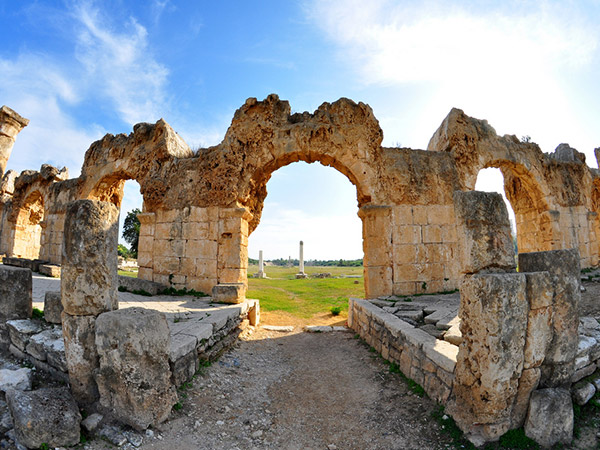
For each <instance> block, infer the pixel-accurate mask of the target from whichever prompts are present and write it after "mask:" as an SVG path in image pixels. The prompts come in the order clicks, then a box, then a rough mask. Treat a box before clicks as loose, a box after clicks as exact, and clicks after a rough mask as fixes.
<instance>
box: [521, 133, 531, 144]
mask: <svg viewBox="0 0 600 450" xmlns="http://www.w3.org/2000/svg"><path fill="white" fill-rule="evenodd" d="M521 142H523V143H524V144H528V143H530V142H531V136H529V135H528V134H527V135H525V136H521Z"/></svg>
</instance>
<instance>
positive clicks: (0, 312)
mask: <svg viewBox="0 0 600 450" xmlns="http://www.w3.org/2000/svg"><path fill="white" fill-rule="evenodd" d="M31 289H32V279H31V270H29V269H22V268H20V267H12V266H5V265H0V298H1V299H2V301H1V302H0V322H2V323H4V322H6V321H7V320H12V319H27V318H29V317H31V310H32V304H31V302H32V297H31Z"/></svg>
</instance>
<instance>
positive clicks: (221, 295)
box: [212, 283, 246, 303]
mask: <svg viewBox="0 0 600 450" xmlns="http://www.w3.org/2000/svg"><path fill="white" fill-rule="evenodd" d="M245 296H246V286H245V285H244V284H243V283H220V284H217V285H216V286H214V287H213V288H212V297H213V300H214V301H215V302H220V303H242V302H243V301H244V300H245V298H246V297H245Z"/></svg>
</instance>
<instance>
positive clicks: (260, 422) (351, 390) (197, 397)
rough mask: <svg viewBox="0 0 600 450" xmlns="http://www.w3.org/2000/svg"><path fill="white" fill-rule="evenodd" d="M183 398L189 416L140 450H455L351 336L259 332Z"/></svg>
mask: <svg viewBox="0 0 600 450" xmlns="http://www.w3.org/2000/svg"><path fill="white" fill-rule="evenodd" d="M180 392H181V391H180ZM184 395H186V396H187V397H186V398H185V399H183V401H182V404H183V408H182V409H181V410H180V411H178V412H173V414H172V415H171V418H170V419H169V421H168V422H166V423H165V424H163V425H162V426H161V429H160V430H155V436H154V437H151V438H150V437H145V438H144V442H143V444H142V446H141V447H140V448H142V449H160V450H171V449H174V448H177V449H236V448H237V449H252V448H256V449H262V448H273V449H307V448H308V449H328V448H329V449H334V448H336V449H364V448H369V449H441V448H448V447H447V444H448V443H449V440H448V438H447V437H446V436H445V435H444V436H442V435H441V433H440V426H439V425H438V424H437V422H435V421H433V419H432V417H431V414H432V412H433V411H434V410H435V408H436V407H435V405H434V403H433V402H432V401H430V400H429V399H427V398H420V397H418V396H416V395H415V394H413V393H412V392H411V391H410V390H409V389H408V387H407V386H406V384H405V383H404V382H403V381H402V380H401V379H400V377H399V375H397V374H393V373H390V372H389V369H388V367H387V366H386V365H385V364H384V363H383V361H382V360H381V358H379V357H377V356H376V355H375V354H374V353H371V352H370V351H369V349H368V348H367V347H366V346H365V345H364V344H362V343H361V342H360V341H359V340H357V339H354V335H353V334H352V333H351V332H335V333H323V334H321V333H318V334H309V333H299V332H295V333H278V332H269V331H265V330H258V331H256V332H254V333H252V334H251V335H250V336H245V337H244V339H243V340H242V342H241V343H240V345H239V346H238V347H237V348H235V349H233V350H232V351H230V352H228V353H226V354H225V355H224V356H223V357H222V358H221V359H220V360H219V361H218V362H217V363H215V364H214V365H213V366H212V367H209V368H207V369H205V371H204V375H203V376H198V377H197V378H196V380H194V382H193V386H192V387H190V388H188V389H186V390H185V391H184ZM103 445H107V444H103V443H102V442H97V441H96V442H93V443H91V444H88V446H87V447H88V448H90V449H100V448H104V447H103Z"/></svg>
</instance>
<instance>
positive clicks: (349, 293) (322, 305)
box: [246, 266, 365, 319]
mask: <svg viewBox="0 0 600 450" xmlns="http://www.w3.org/2000/svg"><path fill="white" fill-rule="evenodd" d="M256 272H258V267H257V266H250V267H248V292H247V294H246V295H247V296H248V298H257V299H259V300H260V307H261V309H262V310H264V311H284V312H287V313H289V314H292V315H293V316H296V317H300V318H304V319H309V318H311V317H313V316H314V315H316V314H319V313H324V312H329V310H330V309H331V307H332V306H341V307H342V310H343V311H344V312H347V310H348V297H361V298H362V297H364V292H365V289H364V283H363V278H362V272H363V268H362V267H335V266H334V267H330V266H328V267H312V266H311V267H308V266H307V267H306V268H305V272H306V273H307V274H311V273H324V272H328V273H331V274H332V276H340V275H360V276H361V277H360V278H306V279H298V280H297V279H296V278H295V275H296V273H297V272H298V268H297V267H290V268H288V267H278V266H268V267H266V268H265V272H266V273H267V276H268V277H269V278H268V279H259V278H252V275H253V274H255V273H256Z"/></svg>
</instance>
